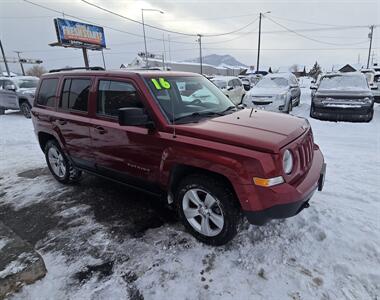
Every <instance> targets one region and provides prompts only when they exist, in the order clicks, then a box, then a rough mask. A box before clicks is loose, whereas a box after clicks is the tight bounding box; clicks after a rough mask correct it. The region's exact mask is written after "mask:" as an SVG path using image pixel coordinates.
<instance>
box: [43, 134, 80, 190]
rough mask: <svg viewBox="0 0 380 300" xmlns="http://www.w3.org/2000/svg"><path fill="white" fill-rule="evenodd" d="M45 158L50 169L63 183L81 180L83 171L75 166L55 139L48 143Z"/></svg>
mask: <svg viewBox="0 0 380 300" xmlns="http://www.w3.org/2000/svg"><path fill="white" fill-rule="evenodd" d="M45 158H46V162H47V165H48V167H49V170H50V172H51V173H52V174H53V176H54V178H55V179H56V180H58V181H59V182H61V183H74V182H77V181H79V179H80V177H81V175H82V171H80V170H78V169H76V168H75V167H74V166H73V164H72V163H71V162H70V161H69V160H68V159H67V157H66V156H65V154H64V153H63V151H62V149H61V147H60V146H59V145H58V143H57V142H56V141H55V140H50V141H48V142H47V143H46V146H45Z"/></svg>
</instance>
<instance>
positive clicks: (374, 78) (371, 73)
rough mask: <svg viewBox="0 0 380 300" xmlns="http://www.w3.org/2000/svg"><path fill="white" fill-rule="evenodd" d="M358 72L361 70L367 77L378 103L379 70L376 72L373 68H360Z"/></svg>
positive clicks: (379, 89) (379, 97)
mask: <svg viewBox="0 0 380 300" xmlns="http://www.w3.org/2000/svg"><path fill="white" fill-rule="evenodd" d="M360 72H362V73H363V74H364V76H365V78H366V79H367V82H368V86H369V88H370V89H371V92H372V94H373V97H374V98H375V102H378V103H380V72H376V71H375V70H374V69H361V70H360Z"/></svg>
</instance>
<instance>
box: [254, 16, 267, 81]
mask: <svg viewBox="0 0 380 300" xmlns="http://www.w3.org/2000/svg"><path fill="white" fill-rule="evenodd" d="M269 13H270V11H267V12H265V13H260V15H259V37H258V42H257V63H256V74H257V73H258V72H259V71H260V69H259V68H260V46H261V18H262V17H263V16H264V14H269Z"/></svg>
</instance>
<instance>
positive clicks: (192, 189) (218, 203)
mask: <svg viewBox="0 0 380 300" xmlns="http://www.w3.org/2000/svg"><path fill="white" fill-rule="evenodd" d="M175 203H176V206H177V211H178V215H179V217H180V220H181V222H182V223H183V224H184V226H185V227H186V229H187V230H188V231H189V232H190V233H191V234H192V235H193V236H194V237H195V238H196V239H198V240H199V241H201V242H203V243H205V244H208V245H213V246H220V245H224V244H226V243H228V242H229V241H231V240H232V239H233V238H234V237H235V235H236V234H237V228H238V226H239V223H240V220H241V213H240V208H239V205H238V202H237V199H236V197H235V195H234V193H233V191H232V190H231V189H230V188H229V187H227V186H226V184H225V182H223V181H221V180H218V179H217V178H215V177H212V176H208V175H204V174H193V175H189V176H187V177H185V178H184V179H183V180H182V181H181V182H180V184H179V186H178V189H177V192H176V193H175ZM202 227H203V228H202Z"/></svg>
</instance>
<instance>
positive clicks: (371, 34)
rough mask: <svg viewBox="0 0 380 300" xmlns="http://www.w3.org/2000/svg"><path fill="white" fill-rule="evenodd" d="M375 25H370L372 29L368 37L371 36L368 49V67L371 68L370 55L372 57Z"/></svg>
mask: <svg viewBox="0 0 380 300" xmlns="http://www.w3.org/2000/svg"><path fill="white" fill-rule="evenodd" d="M374 27H375V26H374V25H372V26H370V27H369V29H370V30H371V32H370V33H369V34H368V37H369V50H368V60H367V69H368V68H369V60H370V57H371V49H372V37H373V28H374Z"/></svg>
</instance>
